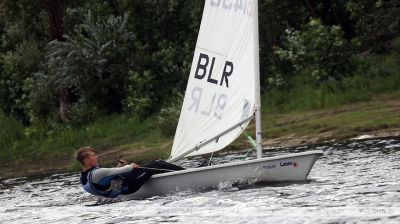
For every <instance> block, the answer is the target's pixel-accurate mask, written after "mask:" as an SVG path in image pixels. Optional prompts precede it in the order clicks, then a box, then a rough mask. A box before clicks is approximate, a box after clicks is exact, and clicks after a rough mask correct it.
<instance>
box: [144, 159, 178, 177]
mask: <svg viewBox="0 0 400 224" xmlns="http://www.w3.org/2000/svg"><path fill="white" fill-rule="evenodd" d="M146 167H148V168H155V169H163V170H150V169H149V170H148V172H152V173H153V174H157V173H166V172H168V171H165V170H184V169H185V168H183V167H180V166H177V165H175V164H172V163H168V162H166V161H164V160H154V161H151V162H148V163H145V164H143V168H144V169H146Z"/></svg>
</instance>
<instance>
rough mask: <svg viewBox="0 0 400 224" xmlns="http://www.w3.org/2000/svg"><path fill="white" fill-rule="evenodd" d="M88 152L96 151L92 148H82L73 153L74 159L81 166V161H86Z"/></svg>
mask: <svg viewBox="0 0 400 224" xmlns="http://www.w3.org/2000/svg"><path fill="white" fill-rule="evenodd" d="M89 152H96V151H95V150H94V148H92V147H89V146H85V147H82V148H80V149H78V151H76V152H75V159H76V160H78V161H79V162H80V163H81V164H82V165H83V161H84V160H85V159H86V157H87V156H88V154H89Z"/></svg>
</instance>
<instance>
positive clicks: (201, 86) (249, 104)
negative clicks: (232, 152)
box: [171, 0, 257, 158]
mask: <svg viewBox="0 0 400 224" xmlns="http://www.w3.org/2000/svg"><path fill="white" fill-rule="evenodd" d="M253 4H255V3H254V1H252V0H206V1H205V6H204V11H203V17H202V21H201V26H200V31H199V35H198V39H197V44H196V49H195V52H194V57H193V61H192V67H191V70H190V76H189V79H188V85H187V88H186V95H185V98H184V101H183V105H182V110H181V115H180V119H179V123H178V127H177V130H176V133H175V139H174V143H173V147H172V151H171V158H175V157H177V156H179V155H181V154H183V153H185V152H187V151H189V150H191V149H193V148H195V147H196V145H198V144H199V143H201V142H203V141H205V140H207V139H210V138H212V137H214V136H215V135H217V134H219V133H221V132H223V131H224V130H227V129H229V128H230V127H232V126H233V125H234V124H236V123H238V122H240V121H242V120H244V119H245V118H247V117H249V116H251V115H252V114H253V113H254V105H255V63H254V53H255V52H254V51H255V46H254V24H253V21H254V19H253V16H254V15H257V14H256V13H253V10H252V9H253ZM247 124H248V122H246V123H245V124H244V125H242V126H241V127H238V128H236V129H234V130H233V131H230V132H229V133H228V134H225V135H223V136H222V137H220V138H219V139H217V140H216V141H213V142H212V143H210V144H207V145H205V146H203V147H202V148H200V149H199V150H198V151H194V152H192V153H190V154H189V155H187V156H193V155H200V154H205V153H210V152H214V151H218V150H220V149H222V148H224V147H226V146H227V145H228V144H230V143H231V142H232V141H234V140H235V139H236V138H237V137H238V136H239V135H240V134H241V133H242V131H243V129H244V128H245V127H246V125H247Z"/></svg>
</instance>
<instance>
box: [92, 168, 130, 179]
mask: <svg viewBox="0 0 400 224" xmlns="http://www.w3.org/2000/svg"><path fill="white" fill-rule="evenodd" d="M132 169H133V167H132V166H131V165H125V166H123V167H116V168H98V169H96V170H94V171H93V172H92V182H93V183H98V182H99V181H100V180H101V179H102V178H104V177H107V176H115V175H118V174H121V173H127V172H130V171H132Z"/></svg>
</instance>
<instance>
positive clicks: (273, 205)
mask: <svg viewBox="0 0 400 224" xmlns="http://www.w3.org/2000/svg"><path fill="white" fill-rule="evenodd" d="M314 149H320V150H323V151H324V155H323V156H322V157H321V158H320V159H319V160H318V161H317V162H316V164H315V166H314V168H313V170H312V171H311V173H310V175H309V177H308V180H307V181H304V182H296V183H279V184H267V185H266V184H254V185H251V186H246V187H237V186H231V185H230V184H229V183H221V184H220V186H219V187H218V188H217V189H215V190H211V191H205V192H191V191H185V192H179V193H176V194H174V195H168V196H164V197H153V198H149V199H146V200H140V201H118V202H113V203H105V202H98V201H97V199H96V198H94V197H92V196H90V195H88V194H86V193H84V192H83V191H82V190H81V189H80V187H79V183H78V181H79V180H78V179H79V174H58V175H52V176H49V177H44V178H36V179H28V178H25V177H21V178H16V179H9V180H4V181H1V182H0V201H1V206H0V222H1V223H84V222H87V221H94V222H96V223H98V222H100V223H118V222H124V223H157V222H182V223H201V222H204V223H226V222H228V223H243V222H245V223H291V224H292V223H305V222H308V223H346V222H349V223H354V222H357V223H370V222H377V223H400V175H399V174H400V172H399V171H400V162H399V161H398V160H399V159H400V139H399V138H391V139H374V140H366V141H358V142H356V141H353V142H345V143H335V142H333V143H330V144H323V145H317V146H310V147H304V146H303V147H295V148H290V149H269V150H268V151H266V152H265V155H266V156H271V155H278V154H285V153H288V152H301V151H306V150H314ZM241 158H242V154H233V155H232V154H226V155H222V156H220V157H217V158H215V160H214V163H222V162H226V161H233V160H239V159H241ZM201 162H202V161H201V159H195V160H185V161H182V163H181V165H184V166H190V165H192V164H199V163H201Z"/></svg>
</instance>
